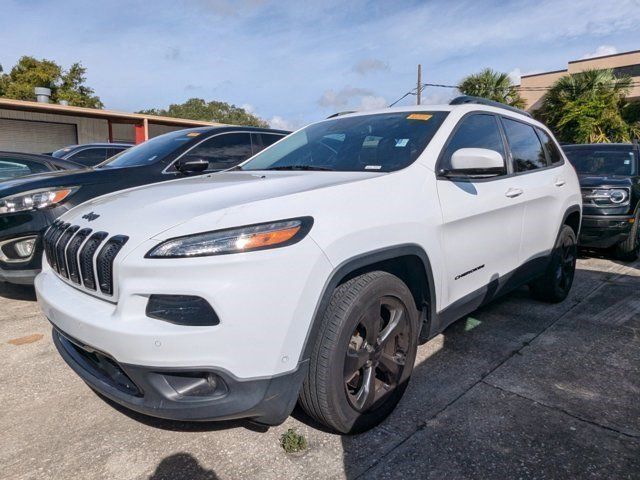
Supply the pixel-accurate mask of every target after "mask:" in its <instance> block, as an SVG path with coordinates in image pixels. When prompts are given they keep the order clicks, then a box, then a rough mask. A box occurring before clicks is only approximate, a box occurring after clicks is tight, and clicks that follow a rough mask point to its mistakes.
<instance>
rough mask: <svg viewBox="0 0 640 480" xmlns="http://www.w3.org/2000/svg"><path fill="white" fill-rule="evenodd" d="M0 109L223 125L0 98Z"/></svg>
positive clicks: (110, 118)
mask: <svg viewBox="0 0 640 480" xmlns="http://www.w3.org/2000/svg"><path fill="white" fill-rule="evenodd" d="M0 108H7V109H11V110H26V111H31V112H41V113H53V114H58V115H73V116H76V117H91V118H104V119H108V120H119V121H121V122H122V123H142V122H144V121H145V120H146V121H147V122H150V123H154V124H162V125H177V126H182V125H184V126H185V128H186V127H194V126H216V125H225V124H223V123H217V122H203V121H201V120H188V119H184V118H173V117H161V116H156V115H147V114H143V113H128V112H119V111H116V110H101V109H97V108H86V107H73V106H71V105H59V104H57V103H41V102H30V101H26V100H13V99H10V98H0Z"/></svg>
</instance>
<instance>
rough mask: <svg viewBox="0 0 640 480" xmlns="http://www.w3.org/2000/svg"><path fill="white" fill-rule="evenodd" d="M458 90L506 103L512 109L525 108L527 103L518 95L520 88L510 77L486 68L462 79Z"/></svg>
mask: <svg viewBox="0 0 640 480" xmlns="http://www.w3.org/2000/svg"><path fill="white" fill-rule="evenodd" d="M458 90H460V91H461V92H462V93H464V94H465V95H474V96H476V97H483V98H488V99H489V100H494V101H496V102H500V103H505V104H507V105H511V106H512V107H518V108H524V107H525V102H524V100H523V99H522V98H521V97H520V94H519V93H518V88H517V86H516V85H514V84H513V83H512V82H511V79H510V78H509V75H507V74H506V73H502V72H496V71H495V70H491V69H490V68H485V69H484V70H482V71H481V72H480V73H474V74H472V75H469V76H467V77H465V78H464V79H462V81H461V82H460V83H459V84H458Z"/></svg>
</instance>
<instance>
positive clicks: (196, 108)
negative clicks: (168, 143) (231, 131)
mask: <svg viewBox="0 0 640 480" xmlns="http://www.w3.org/2000/svg"><path fill="white" fill-rule="evenodd" d="M138 113H146V114H148V115H162V116H167V117H175V118H188V119H189V120H204V121H207V122H220V123H228V124H232V125H249V126H254V127H268V126H269V124H268V123H267V122H265V121H264V120H262V119H261V118H259V117H258V116H256V115H253V114H252V113H249V112H247V111H246V110H245V109H244V108H240V107H236V106H235V105H230V104H228V103H225V102H218V101H215V100H213V101H211V102H206V101H205V100H203V99H202V98H190V99H189V100H187V101H186V102H184V103H179V104H175V103H174V104H171V105H169V108H166V109H164V108H151V109H147V110H141V111H140V112H138Z"/></svg>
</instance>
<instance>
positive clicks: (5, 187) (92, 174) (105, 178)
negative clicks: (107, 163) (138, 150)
mask: <svg viewBox="0 0 640 480" xmlns="http://www.w3.org/2000/svg"><path fill="white" fill-rule="evenodd" d="M122 175H126V173H124V172H123V171H122V169H116V168H113V169H107V168H105V169H99V170H94V169H86V170H72V171H58V172H46V173H38V174H35V175H27V176H26V177H20V178H16V179H13V180H5V181H4V182H1V183H0V198H2V197H7V196H9V195H15V194H18V193H22V192H28V191H30V190H36V189H40V188H47V187H71V186H83V185H95V184H97V183H109V182H112V181H115V180H116V179H118V178H120V179H121V178H122Z"/></svg>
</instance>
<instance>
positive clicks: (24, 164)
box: [0, 152, 85, 182]
mask: <svg viewBox="0 0 640 480" xmlns="http://www.w3.org/2000/svg"><path fill="white" fill-rule="evenodd" d="M83 168H85V167H84V166H82V165H80V164H78V163H74V162H72V161H69V160H61V159H58V158H53V157H48V156H46V155H35V154H33V153H18V152H0V182H3V181H5V180H11V179H14V178H20V177H26V176H27V175H33V174H35V173H43V172H57V171H60V170H78V169H83Z"/></svg>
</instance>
